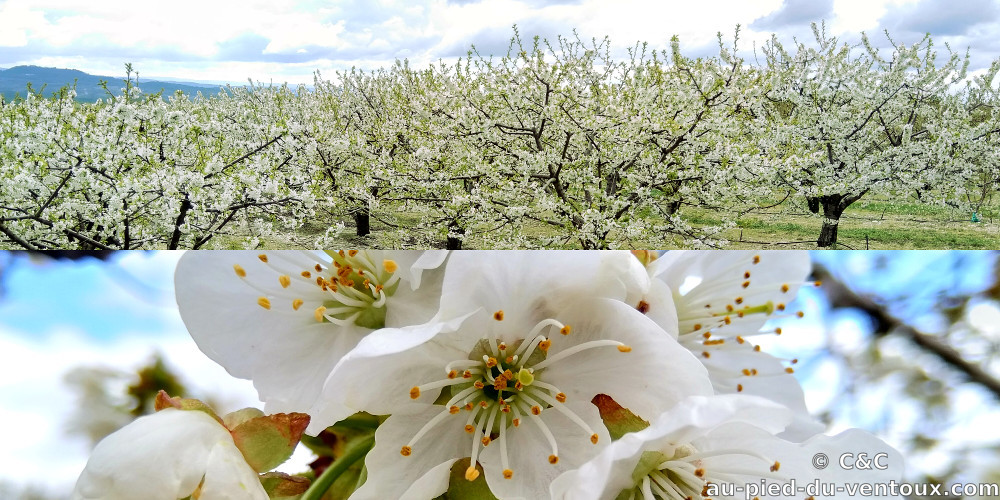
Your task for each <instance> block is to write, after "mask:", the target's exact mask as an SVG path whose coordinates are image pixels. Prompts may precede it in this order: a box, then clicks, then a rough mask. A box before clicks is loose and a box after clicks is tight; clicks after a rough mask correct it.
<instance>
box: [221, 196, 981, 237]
mask: <svg viewBox="0 0 1000 500" xmlns="http://www.w3.org/2000/svg"><path fill="white" fill-rule="evenodd" d="M971 215H972V214H970V213H960V212H958V211H956V210H954V209H952V208H948V207H941V206H933V205H923V204H918V203H914V202H911V201H905V202H900V201H893V200H890V199H888V198H882V199H879V198H874V197H873V198H871V199H863V200H861V201H859V202H857V203H855V204H854V205H852V206H851V207H849V208H848V209H847V211H846V212H845V213H844V216H843V218H842V219H841V221H840V229H839V232H838V245H837V248H839V249H856V250H864V249H873V250H874V249H907V250H908V249H1000V206H990V207H986V208H984V209H983V211H982V212H981V213H980V214H979V218H980V219H981V221H980V222H971V221H970V219H971ZM685 218H686V219H687V220H688V221H690V222H691V223H693V224H694V225H696V226H711V225H718V224H720V223H721V222H722V219H721V217H719V216H718V214H716V213H714V212H711V211H708V210H697V209H694V210H688V211H686V212H685ZM337 220H338V218H337V217H336V216H334V215H326V216H320V217H318V218H317V219H315V220H312V221H310V222H308V223H306V224H305V225H304V226H303V227H302V228H300V229H299V230H298V231H296V232H295V233H294V234H291V235H288V237H281V238H272V239H268V240H265V241H264V246H265V247H266V248H313V247H315V241H316V239H317V238H318V237H319V236H321V235H322V234H323V233H324V232H325V231H326V229H327V228H328V227H330V226H331V225H333V224H335V223H336V221H337ZM416 222H417V219H416V217H415V216H414V215H412V214H408V213H405V212H404V213H399V214H396V215H395V220H394V224H395V225H396V226H397V227H396V228H393V227H390V226H387V225H386V224H384V223H382V222H380V221H378V220H374V219H373V220H372V235H370V236H367V237H356V236H353V234H352V229H353V227H352V225H351V223H350V222H348V224H347V231H344V232H342V233H341V235H340V236H339V237H338V238H336V239H335V240H334V242H335V245H333V246H337V247H356V248H368V247H375V248H435V247H436V248H443V246H444V241H443V240H444V238H443V237H437V236H435V235H428V234H423V235H420V234H416V233H412V232H408V231H407V230H406V229H402V230H398V228H399V227H402V228H407V227H411V226H413V225H414V224H415V223H416ZM821 224H822V220H821V217H819V216H817V215H814V214H811V213H808V212H806V211H805V210H804V209H801V210H798V209H796V208H795V207H794V206H779V207H774V208H770V209H768V210H766V211H761V212H755V213H750V214H748V215H745V216H743V217H741V218H739V219H738V220H737V221H736V227H734V228H731V229H728V230H726V231H725V232H723V233H722V237H724V238H726V239H728V240H729V241H730V244H729V246H728V247H726V248H730V249H744V248H774V249H779V248H780V249H786V248H792V249H815V248H817V247H816V238H817V237H818V236H819V232H820V226H821ZM394 230H395V231H394ZM521 230H522V231H523V232H524V233H525V234H528V235H530V236H535V237H540V236H554V235H556V231H555V230H554V229H553V228H551V227H549V226H546V225H544V224H540V223H528V224H526V225H525V227H523V228H521ZM230 245H231V246H233V247H237V246H238V245H239V242H238V241H237V240H236V239H233V240H232V242H231V243H230ZM492 246H493V243H492V242H491V239H490V235H489V234H474V235H470V236H469V237H468V238H467V240H466V242H465V247H466V248H491V247H492ZM629 246H630V247H632V248H661V249H662V248H679V247H682V246H683V241H682V240H681V239H680V238H677V237H667V238H663V239H657V240H650V241H635V242H629ZM566 248H573V243H572V242H570V243H569V244H568V245H567V246H566Z"/></svg>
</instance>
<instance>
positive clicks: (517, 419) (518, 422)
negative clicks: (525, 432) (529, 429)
mask: <svg viewBox="0 0 1000 500" xmlns="http://www.w3.org/2000/svg"><path fill="white" fill-rule="evenodd" d="M511 423H512V424H514V427H519V426H520V425H521V419H519V418H515V419H514V420H511Z"/></svg>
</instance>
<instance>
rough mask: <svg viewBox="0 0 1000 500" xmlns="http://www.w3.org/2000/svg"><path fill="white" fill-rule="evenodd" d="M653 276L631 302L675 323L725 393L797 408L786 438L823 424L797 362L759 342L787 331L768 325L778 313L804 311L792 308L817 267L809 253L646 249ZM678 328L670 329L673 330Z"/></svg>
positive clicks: (800, 436) (814, 430)
mask: <svg viewBox="0 0 1000 500" xmlns="http://www.w3.org/2000/svg"><path fill="white" fill-rule="evenodd" d="M638 257H639V259H637V261H638V262H639V263H640V264H645V265H646V270H647V272H648V274H649V277H650V281H649V283H648V284H647V285H646V288H641V287H640V288H639V289H638V290H639V292H638V293H637V292H636V291H633V292H632V293H631V294H630V300H631V301H632V303H634V304H636V309H638V310H639V311H641V312H644V313H645V314H646V315H647V316H649V317H650V318H651V319H653V320H654V321H656V322H657V323H658V324H660V325H661V326H664V325H665V324H674V323H673V322H676V323H675V324H676V325H677V329H678V337H677V340H678V341H679V342H680V343H681V345H683V346H684V347H686V348H688V349H690V350H691V351H692V352H693V353H695V354H696V355H697V356H698V358H699V359H700V360H701V362H702V363H703V364H704V365H705V367H706V368H707V369H708V373H709V376H710V378H711V380H712V385H713V386H714V387H715V391H716V393H717V394H736V393H743V394H752V395H757V396H762V397H765V398H768V399H771V400H773V401H776V402H778V403H780V404H782V405H784V406H786V407H788V408H791V409H792V410H794V411H795V415H796V417H795V422H794V423H793V424H792V425H791V426H790V427H789V429H788V431H786V432H787V433H786V434H785V435H784V437H787V438H791V439H797V440H802V439H805V438H808V437H809V436H812V435H813V434H816V433H817V432H820V431H821V430H822V426H821V425H820V424H818V423H817V422H815V421H814V420H813V419H812V417H810V416H809V412H808V410H807V409H806V406H805V396H804V394H803V392H802V388H801V386H800V385H799V383H798V381H796V380H795V378H794V376H792V373H794V368H792V366H791V365H792V364H794V363H795V362H797V360H795V359H792V360H787V361H785V360H781V359H778V358H776V357H774V356H772V355H770V354H767V353H765V352H762V351H761V350H760V347H759V346H757V345H754V344H753V342H752V339H753V337H754V336H756V335H761V334H777V335H781V334H782V330H781V328H774V329H772V330H767V331H765V330H763V328H764V326H765V323H766V322H767V321H768V320H770V319H773V318H776V317H782V316H785V317H789V316H796V315H798V316H801V315H802V313H801V312H794V313H793V312H792V311H790V310H788V304H789V303H790V302H791V301H792V300H793V299H794V298H795V295H796V293H797V292H798V289H799V288H800V287H801V286H802V285H804V284H806V285H810V286H812V285H814V283H813V282H806V281H805V278H806V277H807V276H808V274H809V271H810V262H809V255H808V254H807V253H806V252H795V251H789V252H747V251H732V252H713V253H710V252H682V251H672V252H667V253H666V254H664V255H663V256H662V257H659V258H657V257H656V256H655V254H651V253H640V254H639V255H638ZM665 329H666V330H668V331H669V330H670V329H669V328H665Z"/></svg>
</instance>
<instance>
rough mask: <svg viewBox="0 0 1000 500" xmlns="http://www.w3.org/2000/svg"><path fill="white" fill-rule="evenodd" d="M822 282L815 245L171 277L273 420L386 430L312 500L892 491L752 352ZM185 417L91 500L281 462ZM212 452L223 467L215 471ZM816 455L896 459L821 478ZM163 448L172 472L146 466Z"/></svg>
mask: <svg viewBox="0 0 1000 500" xmlns="http://www.w3.org/2000/svg"><path fill="white" fill-rule="evenodd" d="M809 271H810V262H809V258H808V254H806V253H804V252H667V253H666V254H664V255H659V254H657V253H655V252H579V251H575V252H573V251H566V252H556V251H537V252H532V251H512V252H453V253H450V254H449V253H447V252H445V251H427V252H415V251H377V250H367V251H366V250H361V251H355V250H352V251H339V252H333V251H330V252H316V253H311V252H304V253H303V252H294V253H293V252H268V253H257V252H224V253H217V252H189V253H188V254H186V255H184V256H183V257H182V259H181V260H180V262H179V264H178V268H177V271H176V280H175V281H176V293H177V303H178V306H179V308H180V313H181V316H182V318H183V320H184V323H185V325H186V326H187V328H188V330H189V332H190V334H191V336H192V338H193V339H194V341H195V342H196V343H197V344H198V346H199V348H200V349H201V350H202V351H203V352H204V353H205V354H206V355H208V356H209V357H210V358H212V359H213V360H214V361H216V362H217V363H219V364H220V365H222V366H223V367H225V368H226V370H228V371H229V373H230V374H232V375H233V376H235V377H239V378H245V379H250V380H252V381H253V383H254V386H255V388H256V390H257V392H258V394H259V396H260V399H261V401H262V402H263V403H264V411H265V412H266V413H270V414H277V415H308V425H307V426H305V425H304V424H303V427H305V428H304V432H305V433H306V434H308V435H318V434H320V433H322V432H324V430H325V429H328V428H336V427H337V426H338V425H343V424H344V423H345V422H350V421H352V419H355V420H356V419H358V418H366V419H367V420H368V421H370V422H374V424H373V425H372V427H373V428H374V435H373V436H371V435H368V437H367V441H365V446H370V447H371V448H370V450H368V449H367V448H364V447H362V448H363V449H362V452H361V453H359V454H357V457H360V456H361V455H362V454H363V455H364V467H363V471H362V472H361V473H360V475H359V476H358V480H357V481H351V482H349V484H345V483H344V482H340V483H335V482H334V481H333V479H330V480H329V481H327V480H326V473H324V474H323V477H320V478H317V479H316V480H315V481H314V482H313V483H312V486H311V487H310V488H309V491H306V492H305V496H304V497H303V498H309V499H314V498H321V497H322V495H324V492H326V490H325V488H329V487H330V485H331V484H336V485H339V486H337V487H338V488H342V489H341V490H338V491H336V492H335V493H332V494H333V497H335V498H345V497H347V496H350V498H353V499H366V498H370V499H384V498H416V499H427V498H469V497H473V498H491V497H497V498H504V499H506V498H524V499H538V498H556V499H589V498H606V499H615V498H642V499H646V500H649V499H672V500H677V499H703V498H706V497H708V496H709V491H710V490H713V491H714V488H713V487H712V485H722V484H736V485H746V484H749V483H760V482H761V481H773V482H787V481H790V480H792V479H794V480H795V481H796V482H798V483H799V484H808V483H812V482H813V481H816V480H822V481H824V482H841V483H842V482H846V481H869V482H871V481H882V482H886V481H889V480H892V479H896V480H898V479H899V478H900V475H901V473H902V458H901V457H900V455H899V453H898V452H896V451H895V450H893V449H892V448H891V447H890V446H888V445H886V444H885V443H883V442H882V441H880V440H879V439H877V438H876V437H874V436H872V435H870V434H868V433H866V432H863V431H860V430H849V431H846V432H843V433H841V434H838V435H836V436H827V435H825V434H823V433H822V430H823V428H824V426H823V425H821V424H820V423H819V422H817V421H816V420H815V419H814V418H813V417H811V416H810V415H809V413H808V411H807V409H806V406H805V401H804V394H803V390H802V388H801V386H800V385H799V383H798V382H797V381H796V379H795V377H794V374H793V373H794V368H793V365H794V364H795V363H796V360H794V359H792V360H786V359H781V358H778V357H775V356H773V355H771V354H769V353H767V352H764V351H762V350H761V348H760V347H759V346H758V345H756V344H755V343H754V340H755V338H757V337H758V336H760V335H782V334H783V333H784V334H791V332H782V331H781V329H780V328H778V327H774V326H772V325H773V323H771V322H769V320H772V319H775V318H779V317H791V318H794V317H795V316H801V314H802V313H801V312H796V311H793V310H792V309H791V308H790V306H791V302H792V301H793V300H794V298H795V296H796V294H797V291H798V290H799V288H800V287H802V286H814V285H815V283H812V282H808V281H806V279H807V277H808V274H809ZM173 406H174V408H169V409H167V410H165V411H168V412H170V413H168V414H167V416H164V417H163V418H161V419H160V420H159V421H154V420H155V419H157V418H158V417H159V416H160V415H162V414H164V412H160V413H158V414H156V415H153V416H151V417H145V419H141V420H140V421H137V422H136V423H134V424H132V425H130V426H128V427H126V428H125V429H123V430H122V431H119V433H116V434H113V435H112V436H111V437H109V438H107V439H106V440H105V441H104V442H102V443H101V444H100V445H99V446H98V450H96V451H95V454H94V456H93V458H92V459H91V461H90V463H89V464H88V466H87V468H86V470H85V471H84V473H83V475H82V476H81V479H80V482H79V483H78V485H77V493H76V495H77V496H76V498H88V499H89V498H119V497H123V496H122V493H121V491H123V490H122V488H132V487H135V486H134V485H135V484H137V483H136V481H139V480H141V478H143V477H147V476H148V477H149V481H151V483H150V484H154V483H155V481H156V480H155V477H160V476H169V477H178V478H185V479H184V483H183V485H181V486H171V487H170V488H169V491H168V492H167V493H166V494H164V495H163V496H161V497H162V498H170V499H173V498H185V497H187V496H189V495H192V494H193V493H196V494H194V496H193V498H198V497H199V495H201V496H200V497H201V498H230V496H225V495H223V494H219V495H218V496H208V495H207V493H206V491H207V488H208V485H210V484H211V485H219V484H223V485H229V487H231V488H236V489H239V491H246V488H248V487H249V486H248V485H247V483H248V481H249V480H248V479H247V477H249V476H247V474H253V473H255V472H254V471H256V472H264V471H266V470H267V469H266V468H262V467H250V466H249V465H246V464H244V465H243V466H240V464H238V463H234V462H239V460H236V459H234V458H233V457H236V458H239V455H238V454H235V453H229V452H223V451H221V450H233V447H232V446H230V444H231V442H232V440H231V439H228V438H229V435H228V434H226V433H225V432H224V430H223V428H222V427H221V426H218V425H217V426H216V428H215V430H214V431H212V432H209V431H207V430H198V429H204V427H205V426H208V427H211V426H210V425H209V424H211V421H210V419H206V418H200V417H199V419H198V421H195V420H194V419H192V420H191V421H190V422H182V421H180V418H181V417H179V416H176V414H177V413H183V412H178V411H176V408H178V407H181V406H183V405H180V404H174V405H173ZM189 406H193V407H194V408H193V409H194V410H195V411H196V412H197V410H203V408H201V407H200V406H198V405H194V404H189ZM181 409H182V410H183V409H184V408H181ZM256 418H258V419H259V418H263V417H262V416H257V417H256ZM230 420H231V419H229V418H228V417H227V418H223V419H222V422H223V423H226V422H229V421H230ZM296 421H302V420H301V419H298V420H296ZM244 425H245V424H244ZM137 426H142V427H143V429H144V430H146V432H150V433H154V432H155V433H156V434H153V435H162V436H171V438H170V440H169V441H168V440H167V439H166V438H165V439H164V440H163V442H155V441H157V439H155V438H150V439H148V441H147V442H146V443H145V445H144V446H143V448H142V450H141V451H140V450H136V449H134V448H131V447H130V443H129V440H128V439H126V438H122V437H120V436H121V435H122V434H128V435H133V434H136V433H137V431H135V430H134V428H135V427H137ZM158 427H162V428H163V429H165V430H162V431H160V430H156V429H158ZM188 428H190V430H187V429H188ZM228 428H232V426H228ZM130 429H133V430H130ZM236 429H240V427H237V428H236ZM244 434H246V432H244ZM233 435H234V436H235V435H236V433H235V431H234V433H233ZM246 439H247V438H245V437H244V438H242V439H237V440H236V441H237V444H238V445H239V444H240V442H242V441H246ZM372 442H373V443H374V444H373V445H372V444H371V443H372ZM282 443H283V444H285V445H287V443H285V442H284V441H282ZM220 447H221V448H220ZM349 447H350V446H349ZM215 449H219V450H220V451H218V454H222V453H226V455H225V456H226V457H229V458H228V459H227V460H229V461H228V462H226V463H227V467H221V466H213V465H212V464H213V463H215V462H213V461H212V460H211V459H209V460H208V461H207V463H206V460H205V459H204V458H203V457H204V455H205V453H206V451H205V450H215ZM351 449H352V450H356V449H358V448H357V447H354V448H351ZM190 450H196V451H197V453H195V456H196V457H197V458H191V457H192V455H191V453H194V452H191V451H190ZM240 450H241V451H243V448H240ZM116 452H117V455H116V454H115V453H116ZM257 453H259V451H258V452H257ZM818 453H825V454H827V455H828V456H833V457H837V456H841V455H842V454H844V453H855V454H858V453H867V454H868V456H876V455H878V456H881V457H882V458H883V460H882V462H881V463H883V464H885V465H887V468H885V469H883V470H874V471H872V470H867V471H862V470H838V469H836V468H829V469H817V468H815V467H813V466H812V464H811V461H810V459H811V458H812V457H813V456H814V455H816V454H818ZM210 455H211V456H215V455H216V451H212V452H211V453H210ZM244 455H246V456H248V457H249V456H251V455H253V456H256V455H254V453H249V454H248V453H247V452H246V451H244ZM349 455H350V456H354V455H352V454H351V453H345V454H343V455H342V456H340V457H339V458H337V459H336V461H334V464H335V465H336V464H337V463H338V461H341V462H344V465H345V466H346V465H350V463H349V462H346V461H347V460H349ZM152 456H156V457H160V458H161V460H160V468H158V469H153V468H150V467H147V466H143V465H141V464H144V463H148V457H152ZM137 457H145V458H137ZM163 457H172V458H171V459H170V460H162V458H163ZM253 461H254V460H250V462H253ZM256 461H257V462H260V461H261V460H256ZM273 461H274V460H270V461H264V462H266V463H268V464H270V463H271V462H273ZM137 464H139V465H137ZM332 468H333V467H331V469H332ZM343 469H344V468H343V467H341V468H339V469H336V470H337V471H338V472H340V471H342V470H343ZM265 475H266V474H265ZM122 477H129V478H130V479H129V480H128V481H125V480H120V479H119V478H122ZM261 477H264V476H261ZM191 478H194V479H191ZM198 479H200V482H199V481H198ZM249 482H252V481H249ZM155 484H161V483H155ZM199 484H200V485H201V486H199ZM102 487H103V489H102ZM196 487H198V488H200V489H199V490H197V491H195V488H196ZM234 491H235V490H234ZM255 491H256V490H255ZM740 491H742V490H740ZM132 494H133V495H134V494H135V493H134V491H133V493H132ZM116 495H118V496H116ZM267 495H271V496H272V498H275V497H277V495H276V494H275V495H272V494H271V493H270V492H268V493H267V494H265V495H264V496H262V497H261V496H254V498H266V497H267ZM126 496H127V495H126ZM248 497H249V496H248ZM793 497H795V498H797V497H798V496H797V495H792V496H790V497H789V498H793ZM713 498H742V497H741V496H739V495H736V496H732V497H727V496H724V495H723V496H714V497H713Z"/></svg>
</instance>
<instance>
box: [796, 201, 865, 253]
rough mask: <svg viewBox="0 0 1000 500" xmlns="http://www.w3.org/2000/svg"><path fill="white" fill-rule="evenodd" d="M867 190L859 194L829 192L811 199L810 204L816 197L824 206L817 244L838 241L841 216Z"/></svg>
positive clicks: (823, 245) (822, 245)
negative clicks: (821, 226)
mask: <svg viewBox="0 0 1000 500" xmlns="http://www.w3.org/2000/svg"><path fill="white" fill-rule="evenodd" d="M867 192H868V190H867V189H865V190H864V191H862V192H860V193H857V194H828V195H825V196H820V197H818V198H812V199H810V201H809V204H810V205H812V204H813V201H812V200H813V199H815V200H817V201H818V204H819V205H820V206H821V207H822V208H823V229H821V230H820V233H819V239H818V240H816V245H818V246H819V247H820V248H825V247H829V246H832V245H833V244H834V243H837V226H838V225H839V224H840V216H841V215H844V210H847V207H849V206H851V204H852V203H854V202H856V201H858V200H860V199H861V197H862V196H864V195H865V194H866V193H867Z"/></svg>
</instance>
